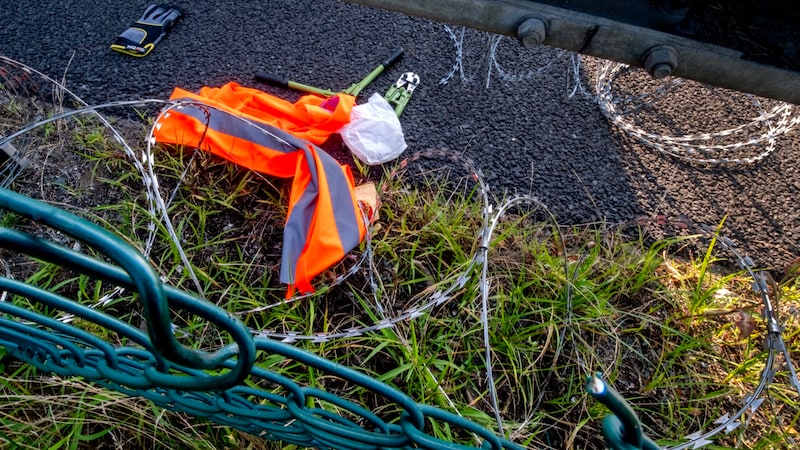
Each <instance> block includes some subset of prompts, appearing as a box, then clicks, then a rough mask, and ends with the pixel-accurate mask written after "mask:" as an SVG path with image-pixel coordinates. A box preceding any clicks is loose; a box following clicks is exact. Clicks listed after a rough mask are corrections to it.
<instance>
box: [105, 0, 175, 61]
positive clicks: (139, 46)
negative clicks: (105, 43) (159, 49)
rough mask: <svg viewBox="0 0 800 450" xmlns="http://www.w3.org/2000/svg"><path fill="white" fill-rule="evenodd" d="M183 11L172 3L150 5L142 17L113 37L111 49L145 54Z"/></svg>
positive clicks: (151, 49)
mask: <svg viewBox="0 0 800 450" xmlns="http://www.w3.org/2000/svg"><path fill="white" fill-rule="evenodd" d="M182 16H183V11H182V10H181V9H180V8H179V7H177V6H173V5H168V4H165V3H162V4H160V5H152V6H149V7H148V8H147V10H145V12H144V14H142V17H140V18H139V20H137V21H136V22H134V23H133V24H131V26H130V27H129V28H128V29H127V30H125V31H124V32H123V33H122V34H120V35H119V36H117V38H116V39H114V42H113V43H112V44H111V49H112V50H115V51H118V52H121V53H125V54H128V55H132V56H138V57H142V56H147V55H148V54H149V53H150V52H151V51H153V48H154V47H155V46H156V44H158V42H159V41H160V40H161V38H163V37H164V36H165V35H166V34H167V33H168V32H169V30H171V29H172V27H173V26H174V25H175V23H176V22H177V21H178V19H180V18H181V17H182Z"/></svg>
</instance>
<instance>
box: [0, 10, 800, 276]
mask: <svg viewBox="0 0 800 450" xmlns="http://www.w3.org/2000/svg"><path fill="white" fill-rule="evenodd" d="M176 3H177V4H179V5H180V6H182V7H183V8H184V9H185V11H186V13H187V14H186V17H185V18H184V19H183V20H182V21H181V22H180V23H179V24H178V25H177V26H176V27H175V29H174V30H173V31H172V32H171V33H170V34H169V35H168V36H167V37H166V38H165V39H164V40H163V41H162V42H161V43H160V44H158V46H157V47H156V49H155V50H154V51H153V53H152V54H150V55H148V56H147V57H145V58H133V57H129V56H126V55H122V54H119V53H116V52H113V51H111V50H110V49H109V44H110V43H111V41H112V40H113V39H114V37H115V36H116V35H117V34H119V33H120V32H122V31H123V30H124V29H125V28H127V26H128V25H129V24H130V23H131V22H132V21H133V20H134V19H136V18H138V17H139V15H140V14H141V13H142V12H143V11H144V9H145V7H146V6H147V5H148V3H146V2H127V3H120V4H117V5H114V6H113V7H110V6H108V5H106V4H105V2H96V1H95V2H91V1H85V0H83V1H79V0H64V1H59V2H33V1H31V0H23V1H20V2H11V1H8V0H7V1H4V2H3V14H2V17H0V42H2V44H0V54H3V55H5V56H8V57H11V58H14V59H16V60H18V61H20V62H23V63H25V64H28V65H30V66H32V67H35V68H37V69H39V70H40V71H42V72H45V73H47V74H49V75H51V76H53V77H57V78H61V77H62V76H64V77H65V79H66V83H67V86H68V87H70V88H71V89H73V90H74V91H75V92H76V93H77V94H78V95H80V96H81V97H82V98H83V99H84V100H86V101H88V102H89V103H101V102H106V101H113V100H131V99H142V98H154V97H155V98H166V97H168V96H169V94H170V92H171V91H172V89H173V88H174V87H183V88H187V89H197V88H200V87H201V86H217V85H221V84H224V83H226V82H228V81H237V82H239V83H240V84H242V85H247V86H253V87H259V88H262V89H264V90H267V91H269V92H271V93H274V94H278V95H282V96H285V97H287V98H292V96H294V95H296V94H295V93H292V92H288V91H286V90H282V89H277V88H270V87H267V86H265V85H263V84H260V83H257V82H256V81H255V80H254V79H253V74H254V72H255V71H257V70H267V71H272V72H276V73H282V74H286V75H290V76H291V77H292V78H293V79H294V80H296V81H300V82H304V83H307V84H312V85H316V86H320V87H327V88H333V89H344V88H345V87H347V86H349V85H350V84H352V83H353V82H355V81H358V80H359V79H360V78H361V77H362V76H364V75H365V74H366V73H368V72H369V71H370V70H371V69H372V68H373V67H374V66H375V65H376V64H377V63H378V62H380V61H381V60H382V59H383V58H385V57H386V56H387V55H389V54H390V53H391V51H392V50H393V49H394V48H396V47H398V46H402V47H403V48H404V49H405V54H404V56H403V58H402V59H401V60H400V61H399V62H398V63H397V64H396V65H395V66H393V67H391V68H390V69H389V70H388V71H387V72H386V73H384V74H382V75H381V76H380V77H379V78H378V79H377V80H376V81H375V82H374V83H373V84H372V85H371V86H370V88H369V89H367V91H365V93H364V94H363V97H362V98H363V99H366V98H367V97H368V96H369V95H370V94H371V93H372V92H380V93H384V92H385V91H386V89H387V88H388V87H389V86H390V85H391V84H392V83H393V82H394V81H395V80H396V79H397V78H398V77H399V75H400V74H401V73H403V72H406V71H414V72H417V73H418V74H419V75H420V77H421V80H422V83H421V85H420V86H419V87H418V88H417V90H416V91H415V93H414V97H413V98H412V100H411V102H410V103H409V105H408V107H407V108H406V111H405V113H404V114H403V116H402V118H401V122H402V124H403V127H404V132H405V135H406V140H407V142H408V144H409V149H408V150H407V152H408V153H411V152H415V151H418V150H424V149H428V148H440V149H449V150H454V151H458V152H463V153H464V154H465V155H466V156H468V157H470V158H472V159H473V160H474V161H475V162H476V163H477V165H478V166H479V167H480V168H481V169H482V170H483V173H484V174H485V176H486V180H487V181H488V183H489V185H490V186H491V187H492V189H493V190H494V191H495V192H498V191H504V190H505V191H512V192H522V193H531V194H533V195H535V196H537V197H538V198H539V199H540V200H541V201H542V202H543V203H545V204H546V205H548V206H549V207H550V208H551V210H552V211H553V212H554V213H555V214H556V216H557V217H558V219H559V221H560V223H562V224H581V223H587V222H600V221H605V222H617V221H623V220H629V219H633V218H635V217H639V216H652V215H656V214H665V215H671V216H676V215H685V216H688V217H689V218H691V219H693V220H694V221H696V222H700V223H705V224H708V225H712V226H713V225H715V224H718V223H719V222H720V221H722V220H723V219H724V218H726V217H727V222H726V228H725V230H726V232H727V233H728V234H729V235H730V236H731V237H732V238H734V240H735V241H736V242H737V243H738V244H739V246H740V248H741V249H743V250H744V251H745V252H746V253H748V254H750V255H752V256H753V257H754V259H756V260H757V261H758V262H759V263H760V264H762V265H765V266H767V267H772V268H776V269H782V268H783V266H784V265H786V263H787V262H789V261H791V260H792V259H794V258H795V257H796V256H798V255H800V217H798V214H797V213H796V210H797V206H798V192H800V178H799V177H798V176H797V175H798V170H800V162H798V160H797V158H796V156H795V153H794V152H795V151H796V149H797V146H798V134H797V132H796V131H795V132H794V133H791V134H789V135H787V136H785V137H782V138H780V139H779V140H778V142H777V147H776V148H777V150H776V151H775V152H774V153H772V154H771V155H769V156H768V157H767V158H765V159H764V161H762V162H761V163H759V164H754V165H746V166H743V167H739V168H735V169H730V168H721V167H712V168H708V167H701V166H697V165H692V164H686V163H682V162H679V161H676V160H675V159H673V158H669V157H665V156H664V155H662V154H660V153H658V152H656V151H655V150H654V149H652V148H650V147H648V146H645V145H642V144H640V143H638V142H637V141H635V140H633V139H631V138H629V137H628V136H626V135H625V134H624V133H622V132H621V131H620V130H619V129H618V128H617V127H614V126H612V125H611V124H610V123H609V121H608V120H607V119H606V117H604V116H603V114H602V112H601V110H600V108H599V107H598V105H597V103H596V102H595V101H593V100H592V99H591V98H588V97H586V96H583V95H580V94H577V95H575V96H572V97H569V96H568V94H569V92H570V90H571V87H572V85H571V84H570V80H569V79H568V77H567V73H568V69H569V68H570V66H569V65H568V61H567V60H566V59H565V58H564V55H561V54H560V53H559V52H558V51H557V50H554V49H549V48H546V47H543V48H537V49H533V50H525V49H523V48H521V47H519V46H518V45H517V44H516V43H515V42H513V41H512V40H510V39H508V38H506V39H504V40H503V41H502V42H501V44H500V46H499V47H498V52H497V57H498V60H499V61H500V62H501V64H502V65H503V66H502V67H503V68H504V69H505V70H506V71H507V72H509V73H516V74H523V75H524V74H525V73H527V72H529V71H534V73H533V74H532V76H530V77H528V79H526V80H523V81H514V82H511V81H505V80H502V79H501V77H500V75H499V73H498V72H497V71H496V70H493V71H490V66H489V63H488V61H487V59H486V58H485V55H486V51H487V49H488V45H489V43H490V36H488V35H486V34H484V33H480V32H477V31H474V30H467V31H466V32H465V43H464V55H463V59H462V60H461V62H462V63H463V68H464V70H465V74H466V75H467V78H468V81H463V80H462V79H461V78H460V76H458V75H456V77H455V78H453V79H451V80H450V81H449V82H448V83H446V84H440V82H439V81H440V80H441V79H442V78H443V77H445V76H446V75H447V74H448V73H449V72H450V71H451V69H453V67H454V64H455V63H456V61H457V60H456V48H455V46H454V44H453V41H452V40H451V38H450V36H449V35H448V33H447V32H446V31H445V27H444V25H443V24H441V23H437V22H433V21H430V20H426V19H420V18H412V17H407V16H404V15H401V14H397V13H392V12H386V11H380V10H375V9H371V8H367V7H363V6H358V5H351V4H348V3H344V2H341V1H334V0H315V1H305V0H300V1H298V0H292V1H271V2H263V1H233V0H222V1H193V2H188V1H181V2H176ZM455 31H456V32H458V33H460V29H455ZM488 74H491V77H490V78H489V80H488V83H487V76H488ZM583 76H584V79H583V82H584V87H585V88H586V89H591V85H590V84H591V83H590V80H591V77H592V74H591V73H590V72H584V75H583ZM487 84H488V87H487ZM718 97H719V95H718V94H715V93H709V92H708V91H707V90H703V91H702V92H700V93H697V95H695V94H694V93H692V92H689V93H684V94H681V98H679V99H678V100H676V101H675V104H674V105H672V106H670V108H672V109H671V110H670V111H669V113H670V114H669V116H670V117H669V118H668V120H677V119H680V118H685V117H687V116H690V115H691V114H692V113H693V112H695V111H696V110H697V109H698V108H699V107H700V106H702V107H704V108H708V107H709V106H710V107H711V110H712V113H711V114H712V116H713V115H714V114H718V117H716V118H718V119H719V122H720V123H728V122H730V121H731V115H732V114H734V115H735V114H737V111H736V108H735V107H734V108H733V110H731V108H730V107H729V106H726V105H727V103H726V102H723V101H721V100H719V98H718ZM717 102H719V103H718V104H719V107H717V108H715V107H714V105H715V104H717ZM711 119H712V123H713V122H714V120H715V117H712V118H711ZM690 125H691V123H690ZM701 131H708V130H700V129H698V130H696V132H701ZM712 131H713V130H712ZM685 132H695V130H691V129H690V130H684V133H685Z"/></svg>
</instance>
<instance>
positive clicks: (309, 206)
mask: <svg viewBox="0 0 800 450" xmlns="http://www.w3.org/2000/svg"><path fill="white" fill-rule="evenodd" d="M311 146H313V147H314V150H315V152H316V154H317V158H319V161H320V163H321V164H322V167H323V170H324V171H325V175H326V178H327V180H328V192H329V194H330V199H331V204H332V205H333V215H334V222H335V224H336V232H337V234H338V236H339V240H340V241H341V244H342V249H343V250H344V252H345V253H347V252H349V251H350V250H352V249H354V248H355V247H356V246H357V245H358V244H359V242H361V232H360V227H359V223H358V221H359V220H361V218H360V217H358V216H357V215H356V214H355V209H354V208H353V201H354V200H353V197H352V195H351V194H350V183H349V180H348V179H347V177H346V176H345V174H344V171H343V170H342V167H341V166H340V165H339V163H338V162H336V160H335V159H333V157H331V156H330V155H329V154H327V153H326V152H325V151H324V150H322V149H321V148H319V147H317V146H314V145H313V144H308V146H306V147H303V151H304V152H305V157H306V163H307V164H308V169H309V172H310V173H311V183H309V185H308V186H307V187H306V190H305V192H303V194H302V195H301V196H300V199H298V201H297V202H296V203H295V204H294V207H293V208H292V213H291V215H290V216H289V217H288V219H287V220H286V227H285V229H284V231H283V233H284V234H283V254H282V257H283V262H282V264H281V282H282V283H286V284H293V283H294V281H295V280H296V278H297V277H296V275H295V270H296V268H295V267H293V266H292V263H293V262H294V261H297V259H298V258H299V257H300V254H301V253H302V251H303V248H304V247H305V244H306V241H307V240H308V231H309V230H310V228H311V219H312V218H313V217H314V212H315V210H316V207H317V198H318V197H319V195H322V194H321V193H320V192H319V187H318V186H319V174H318V173H317V167H316V164H315V163H314V161H315V159H314V156H313V155H312V154H311V151H310V150H309V147H311ZM338 205H342V206H341V207H337V206H338Z"/></svg>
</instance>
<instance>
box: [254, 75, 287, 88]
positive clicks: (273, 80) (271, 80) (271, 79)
mask: <svg viewBox="0 0 800 450" xmlns="http://www.w3.org/2000/svg"><path fill="white" fill-rule="evenodd" d="M256 80H258V81H260V82H262V83H267V84H269V85H272V86H280V87H285V88H288V87H289V78H288V77H285V76H281V75H275V74H274V73H269V72H256Z"/></svg>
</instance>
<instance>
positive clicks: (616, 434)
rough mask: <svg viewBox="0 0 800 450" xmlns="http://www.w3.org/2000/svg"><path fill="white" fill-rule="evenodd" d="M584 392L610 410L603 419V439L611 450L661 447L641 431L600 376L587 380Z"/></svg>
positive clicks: (644, 449)
mask: <svg viewBox="0 0 800 450" xmlns="http://www.w3.org/2000/svg"><path fill="white" fill-rule="evenodd" d="M586 390H587V392H589V394H591V395H592V396H593V397H594V398H595V399H597V400H598V401H600V403H602V404H604V405H605V406H606V407H608V409H610V410H611V414H610V415H608V416H606V417H605V419H603V428H602V430H603V437H604V438H605V442H606V445H608V447H609V448H611V449H612V450H659V449H660V448H661V447H659V446H658V444H656V443H655V442H653V441H652V440H651V439H650V438H649V437H647V436H646V435H645V434H644V432H643V431H642V423H641V422H640V421H639V418H638V417H637V416H636V413H635V412H634V411H633V409H632V408H631V406H630V405H629V404H628V402H627V401H625V399H624V398H623V397H622V395H620V394H619V392H617V391H616V390H615V389H614V388H613V387H611V386H610V385H608V384H607V383H606V382H605V381H603V379H602V378H600V375H599V374H598V375H592V376H590V377H588V378H587V381H586Z"/></svg>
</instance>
